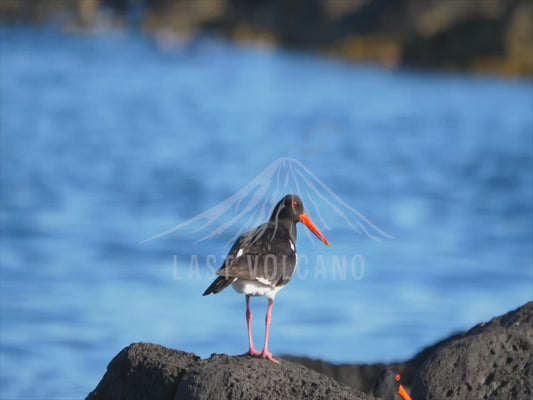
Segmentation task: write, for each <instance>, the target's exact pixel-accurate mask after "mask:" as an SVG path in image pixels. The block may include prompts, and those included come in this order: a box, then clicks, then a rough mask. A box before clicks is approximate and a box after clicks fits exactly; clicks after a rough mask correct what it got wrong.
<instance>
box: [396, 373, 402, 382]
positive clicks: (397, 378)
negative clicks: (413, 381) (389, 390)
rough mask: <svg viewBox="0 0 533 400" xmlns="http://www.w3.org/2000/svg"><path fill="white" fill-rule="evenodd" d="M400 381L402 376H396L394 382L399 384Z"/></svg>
mask: <svg viewBox="0 0 533 400" xmlns="http://www.w3.org/2000/svg"><path fill="white" fill-rule="evenodd" d="M400 379H402V376H401V375H400V374H398V375H396V380H397V381H398V382H400Z"/></svg>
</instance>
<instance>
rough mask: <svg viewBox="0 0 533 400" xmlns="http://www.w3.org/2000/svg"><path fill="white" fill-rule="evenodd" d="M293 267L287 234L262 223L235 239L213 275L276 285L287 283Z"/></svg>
mask: <svg viewBox="0 0 533 400" xmlns="http://www.w3.org/2000/svg"><path fill="white" fill-rule="evenodd" d="M295 268H296V252H295V249H293V248H291V242H290V241H289V234H288V232H284V231H283V228H282V227H277V228H276V227H275V226H270V225H268V224H265V225H261V226H260V227H258V228H255V229H254V230H252V231H250V232H248V233H245V234H244V235H242V236H241V237H240V238H239V239H237V241H236V242H235V244H234V245H233V247H232V248H231V250H230V252H229V253H228V256H227V257H226V260H225V261H224V264H223V265H222V267H221V268H220V269H219V270H218V272H217V275H219V276H223V277H226V278H239V279H247V280H257V281H259V282H261V283H264V284H266V285H271V286H279V285H285V284H287V283H288V282H289V281H290V279H291V277H292V275H293V273H294V270H295Z"/></svg>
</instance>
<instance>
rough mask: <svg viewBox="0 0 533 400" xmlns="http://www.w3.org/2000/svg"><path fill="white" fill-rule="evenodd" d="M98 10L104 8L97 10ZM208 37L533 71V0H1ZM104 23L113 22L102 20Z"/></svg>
mask: <svg viewBox="0 0 533 400" xmlns="http://www.w3.org/2000/svg"><path fill="white" fill-rule="evenodd" d="M102 10H107V12H103V11H102ZM102 14H105V15H107V16H109V15H112V20H113V21H114V22H113V23H114V24H116V25H128V24H129V25H136V26H139V27H142V28H143V29H145V30H148V31H152V32H154V31H165V32H169V31H172V32H176V33H179V34H180V35H183V36H185V37H188V38H195V37H197V36H198V35H202V34H205V33H209V34H215V35H220V36H224V37H227V38H230V39H232V40H237V41H259V42H262V43H267V44H270V45H281V46H288V47H295V48H304V49H312V50H318V51H321V52H324V53H327V54H331V55H335V56H339V57H342V58H346V59H349V60H354V61H363V62H376V63H379V64H381V65H385V66H387V67H390V68H396V67H402V66H416V67H427V68H440V69H447V70H454V69H460V70H471V71H476V72H488V73H498V74H505V75H513V76H533V0H490V1H487V0H468V1H420V0H351V1H349V0H347V1H336V0H306V1H292V0H282V1H262V0H240V1H239V0H215V1H195V0H92V1H81V0H3V1H2V2H0V20H1V21H3V22H7V23H20V22H32V23H35V22H37V23H38V22H42V21H46V20H49V19H50V18H55V19H56V20H59V21H61V22H62V23H66V24H70V25H72V24H75V25H76V26H78V27H91V26H94V25H95V24H97V23H98V20H99V17H101V15H102ZM108 19H109V18H108Z"/></svg>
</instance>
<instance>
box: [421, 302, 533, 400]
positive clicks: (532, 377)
mask: <svg viewBox="0 0 533 400" xmlns="http://www.w3.org/2000/svg"><path fill="white" fill-rule="evenodd" d="M412 396H413V398H415V399H428V400H433V399H466V398H469V399H524V400H525V399H531V398H533V302H529V303H527V304H526V305H525V306H523V307H521V308H519V309H517V310H515V311H512V312H510V313H508V314H506V315H504V316H502V317H498V318H494V319H493V320H491V321H490V322H488V323H483V324H480V325H478V326H476V327H474V328H472V329H471V330H470V331H468V332H467V333H466V334H465V335H464V336H463V337H461V338H458V339H456V340H453V341H451V342H448V343H447V344H445V345H443V346H442V347H440V348H439V349H437V350H436V351H435V352H434V353H433V354H431V355H430V356H429V357H428V359H427V360H426V362H425V363H424V364H423V365H422V367H421V368H420V369H419V371H418V373H417V375H416V377H415V379H414V382H413V385H412Z"/></svg>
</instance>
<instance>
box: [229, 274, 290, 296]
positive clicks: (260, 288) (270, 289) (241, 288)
mask: <svg viewBox="0 0 533 400" xmlns="http://www.w3.org/2000/svg"><path fill="white" fill-rule="evenodd" d="M232 286H233V289H235V290H236V291H237V292H239V293H242V294H246V295H248V296H262V297H267V298H269V299H271V300H274V298H275V297H276V294H277V293H278V292H279V291H280V290H281V289H283V288H284V287H285V286H271V285H265V284H264V283H261V282H259V281H249V280H245V279H237V280H236V281H235V282H234V283H233V284H232Z"/></svg>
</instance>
